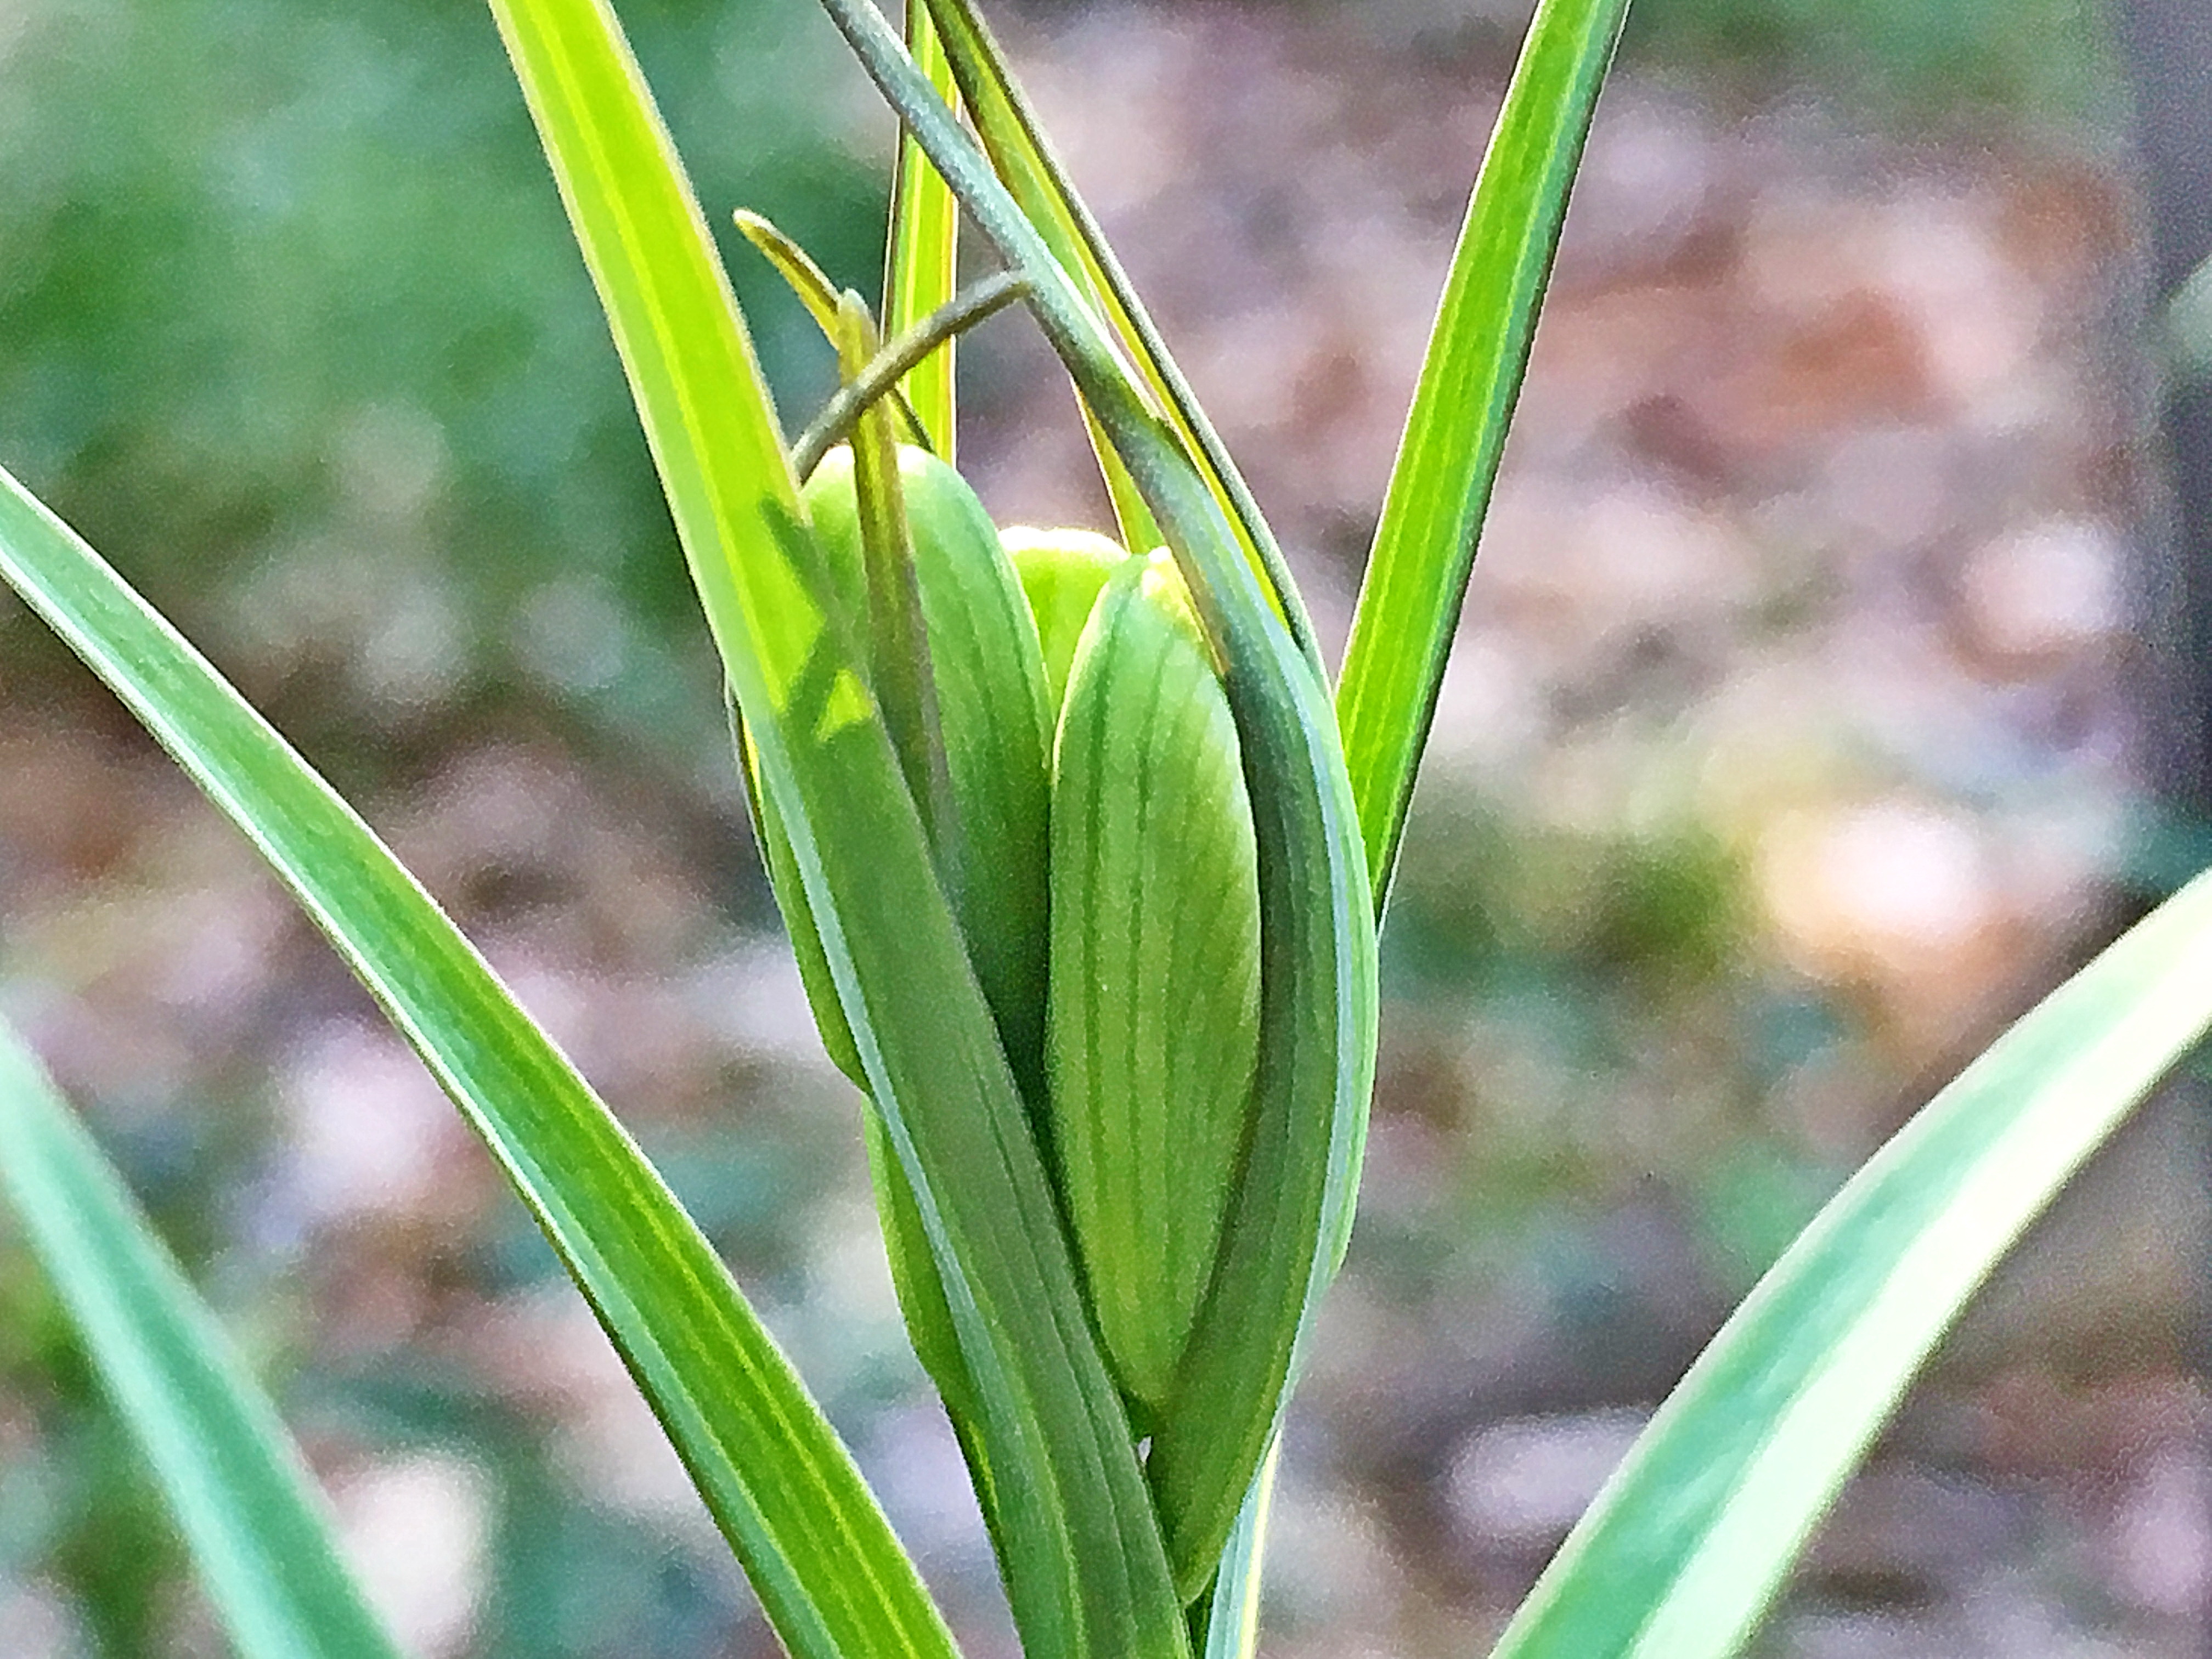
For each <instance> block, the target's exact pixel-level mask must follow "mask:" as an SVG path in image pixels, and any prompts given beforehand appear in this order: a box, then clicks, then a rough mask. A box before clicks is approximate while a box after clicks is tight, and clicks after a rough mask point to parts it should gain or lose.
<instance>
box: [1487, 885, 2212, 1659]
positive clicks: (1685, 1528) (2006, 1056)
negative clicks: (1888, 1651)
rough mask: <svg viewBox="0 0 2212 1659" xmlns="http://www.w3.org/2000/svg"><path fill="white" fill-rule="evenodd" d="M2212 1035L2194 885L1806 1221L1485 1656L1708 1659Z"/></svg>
mask: <svg viewBox="0 0 2212 1659" xmlns="http://www.w3.org/2000/svg"><path fill="white" fill-rule="evenodd" d="M2208 1024H2212V876H2205V877H2199V878H2197V880H2196V881H2195V882H2193V883H2191V884H2190V885H2189V886H2188V887H2186V888H2184V889H2183V890H2181V891H2180V892H2179V893H2177V894H2176V895H2174V896H2173V897H2172V898H2171V899H2169V900H2167V901H2166V902H2165V903H2164V904H2163V905H2161V906H2160V907H2159V908H2158V909H2157V910H2155V911H2154V912H2153V913H2152V914H2151V915H2150V916H2148V918H2146V919H2145V920H2144V921H2142V922H2140V923H2138V924H2137V925H2136V927H2134V928H2133V929H2131V930H2130V932H2129V933H2127V934H2126V935H2125V936H2124V937H2123V938H2122V939H2120V940H2119V942H2118V944H2116V945H2112V947H2111V948H2110V949H2108V950H2107V951H2105V952H2104V954H2103V955H2101V956H2100V957H2098V958H2097V959H2096V961H2094V962H2093V963H2090V964H2089V966H2088V967H2087V968H2085V969H2082V970H2081V972H2080V973H2079V974H2076V975H2075V976H2074V977H2073V978H2072V979H2071V980H2069V981H2068V982H2067V983H2066V984H2065V985H2063V986H2062V987H2060V988H2059V989H2058V990H2057V992H2055V993H2053V994H2051V996H2050V997H2048V998H2046V999H2045V1000H2044V1002H2043V1003H2042V1004H2041V1005H2039V1006H2038V1007H2037V1008H2036V1009H2035V1011H2034V1012H2032V1013H2030V1014H2029V1015H2028V1016H2027V1018H2024V1019H2022V1020H2021V1022H2020V1023H2019V1024H2016V1025H2015V1026H2014V1027H2013V1029H2012V1030H2010V1031H2008V1032H2007V1033H2006V1034H2005V1036H2003V1037H2002V1038H2001V1039H1999V1040H1998V1042H1996V1044H1995V1045H1994V1046H1993V1047H1991V1048H1990V1049H1989V1050H1988V1051H1987V1052H1986V1053H1985V1054H1983V1055H1982V1056H1981V1058H1980V1059H1978V1060H1976V1061H1975V1062H1974V1063H1973V1064H1972V1066H1968V1067H1967V1068H1966V1071H1965V1072H1964V1073H1961V1074H1960V1077H1959V1079H1958V1080H1957V1081H1956V1082H1954V1083H1953V1084H1952V1085H1950V1086H1949V1087H1948V1088H1947V1089H1945V1090H1944V1091H1942V1093H1941V1094H1939V1095H1937V1096H1936V1098H1935V1099H1934V1100H1933V1101H1931V1102H1930V1103H1929V1104H1928V1106H1927V1107H1926V1108H1924V1109H1923V1110H1922V1111H1921V1112H1920V1114H1919V1115H1917V1116H1916V1117H1915V1118H1914V1119H1913V1120H1912V1121H1911V1123H1909V1124H1907V1125H1906V1126H1905V1128H1904V1129H1903V1130H1901V1131H1899V1133H1898V1134H1897V1135H1896V1136H1895V1138H1893V1139H1892V1140H1891V1141H1890V1142H1889V1144H1888V1145H1887V1146H1885V1147H1883V1148H1882V1150H1881V1152H1878V1153H1877V1154H1875V1157H1874V1158H1873V1159H1872V1160H1870V1161H1869V1163H1868V1164H1867V1165H1866V1167H1865V1168H1864V1169H1863V1170H1860V1171H1859V1173H1858V1174H1857V1176H1854V1177H1853V1178H1852V1179H1851V1181H1850V1182H1849V1183H1848V1184H1847V1185H1846V1186H1845V1187H1844V1189H1843V1191H1842V1192H1840V1193H1838V1194H1837V1195H1836V1197H1835V1198H1834V1199H1833V1200H1831V1201H1830V1202H1829V1204H1828V1205H1827V1206H1826V1208H1824V1209H1823V1210H1822V1211H1821V1212H1820V1214H1819V1215H1818V1216H1817V1217H1815V1218H1814V1221H1813V1223H1812V1225H1810V1226H1808V1228H1807V1229H1806V1230H1805V1231H1804V1233H1803V1234H1802V1236H1801V1237H1799V1238H1798V1240H1797V1242H1796V1243H1795V1244H1793V1245H1791V1246H1790V1249H1789V1250H1788V1252H1787V1253H1786V1254H1785V1255H1784V1256H1783V1258H1782V1260H1781V1261H1779V1262H1778V1263H1777V1264H1776V1265H1775V1267H1773V1268H1772V1270H1771V1271H1770V1272H1769V1273H1767V1275H1766V1277H1765V1279H1762V1280H1760V1282H1759V1285H1758V1287H1757V1288H1756V1289H1755V1290H1753V1292H1752V1293H1751V1295H1750V1297H1747V1299H1746V1300H1745V1302H1744V1304H1743V1305H1742V1306H1741V1307H1740V1308H1739V1309H1738V1310H1736V1312H1735V1316H1733V1317H1732V1318H1731V1319H1730V1320H1729V1322H1728V1324H1727V1325H1726V1326H1725V1327H1724V1328H1723V1329H1722V1331H1721V1333H1720V1334H1719V1335H1718V1336H1717V1337H1715V1338H1714V1339H1713V1341H1712V1344H1711V1346H1710V1347H1708V1348H1707V1349H1706V1350H1705V1354H1704V1355H1703V1356H1702V1357H1701V1358H1699V1360H1698V1362H1697V1364H1695V1365H1694V1366H1692V1368H1691V1370H1690V1372H1689V1374H1688V1375H1687V1376H1685V1377H1684V1378H1683V1379H1682V1382H1681V1384H1680V1386H1679V1387H1678V1388H1676V1389H1675V1390H1674V1394H1673V1395H1672V1396H1670V1397H1669V1398H1668V1401H1667V1403H1666V1404H1665V1405H1664V1406H1662V1407H1661V1408H1660V1410H1659V1413H1658V1414H1657V1415H1656V1417H1655V1418H1653V1419H1652V1421H1651V1423H1650V1426H1649V1427H1648V1428H1647V1429H1646V1430H1645V1431H1644V1435H1643V1437H1642V1438H1641V1439H1640V1440H1639V1441H1638V1443H1637V1445H1636V1447H1635V1449H1633V1450H1632V1452H1631V1453H1630V1454H1629V1457H1628V1460H1627V1462H1626V1463H1625V1464H1624V1465H1623V1466H1622V1468H1620V1471H1619V1472H1618V1473H1617V1474H1615V1475H1614V1477H1613V1480H1612V1481H1611V1482H1610V1483H1609V1484H1608V1485H1607V1487H1606V1489H1605V1490H1604V1492H1602V1493H1601V1494H1600V1496H1599V1498H1598V1499H1597V1502H1596V1503H1595V1504H1593V1505H1592V1506H1591V1508H1590V1510H1589V1513H1588V1514H1587V1515H1585V1516H1583V1520H1582V1522H1581V1524H1580V1525H1579V1526H1577V1528H1575V1530H1574V1532H1573V1534H1572V1535H1571V1536H1570V1537H1569V1538H1568V1540H1567V1541H1566V1543H1565V1545H1564V1546H1562V1547H1561V1548H1560V1551H1559V1556H1558V1558H1557V1559H1555V1560H1554V1561H1553V1563H1552V1565H1551V1567H1550V1568H1549V1569H1548V1570H1547V1571H1546V1572H1545V1574H1544V1576H1543V1577H1542V1578H1541V1580H1540V1581H1539V1582H1538V1583H1537V1585H1536V1588H1535V1589H1534V1591H1533V1592H1532V1593H1531V1594H1530V1595H1529V1597H1528V1601H1527V1602H1526V1603H1525V1604H1524V1605H1523V1606H1522V1608H1521V1611H1520V1613H1519V1614H1518V1615H1517V1616H1516V1618H1515V1620H1514V1621H1513V1623H1512V1625H1511V1626H1510V1628H1509V1629H1508V1630H1507V1632H1506V1634H1505V1637H1504V1640H1503V1641H1502V1642H1501V1643H1500V1644H1499V1645H1498V1650H1497V1652H1496V1655H1495V1656H1494V1659H1627V1656H1636V1659H1723V1656H1725V1655H1728V1654H1731V1653H1734V1652H1735V1650H1736V1648H1737V1646H1738V1644H1740V1643H1741V1641H1742V1639H1743V1638H1744V1636H1745V1635H1746V1634H1747V1632H1749V1630H1750V1629H1751V1627H1752V1626H1753V1623H1754V1622H1755V1621H1756V1620H1758V1618H1759V1613H1761V1612H1762V1611H1763V1610H1764V1609H1765V1606H1766V1604H1767V1602H1768V1601H1769V1600H1770V1599H1771V1596H1772V1595H1773V1593H1774V1589H1775V1587H1776V1586H1777V1584H1778V1583H1779V1582H1780V1581H1781V1578H1782V1576H1783V1574H1784V1571H1786V1569H1787V1568H1788V1566H1789V1564H1790V1561H1791V1560H1792V1559H1794V1558H1795V1557H1796V1553H1797V1551H1798V1549H1799V1547H1800V1546H1801V1545H1802V1542H1803V1541H1804V1539H1805V1537H1806V1535H1807V1534H1808V1532H1809V1531H1810V1530H1811V1528H1812V1527H1813V1525H1814V1522H1816V1521H1817V1520H1818V1519H1819V1518H1820V1516H1821V1514H1822V1513H1823V1512H1824V1511H1825V1510H1826V1509H1827V1507H1828V1504H1829V1502H1830V1501H1831V1499H1832V1498H1833V1496H1834V1494H1835V1492H1836V1491H1837V1488H1838V1486H1840V1485H1841V1483H1842V1481H1843V1480H1844V1476H1845V1475H1846V1474H1848V1473H1849V1472H1850V1469H1851V1468H1852V1467H1853V1466H1854V1465H1856V1464H1857V1462H1858V1460H1859V1458H1860V1456H1861V1455H1863V1453H1864V1451H1865V1449H1866V1447H1867V1445H1868V1444H1869V1442H1870V1441H1871V1440H1872V1439H1873V1437H1874V1435H1875V1432H1876V1431H1877V1430H1879V1428H1880V1427H1881V1424H1882V1423H1883V1421H1884V1420H1885V1419H1887V1417H1888V1416H1889V1414H1890V1412H1891V1410H1892V1409H1893V1407H1894V1406H1895V1404H1896V1402H1897V1401H1898V1398H1899V1395H1901V1394H1902V1393H1903V1392H1904V1389H1905V1385H1906V1383H1908V1382H1909V1381H1910V1380H1911V1376H1912V1375H1913V1373H1914V1372H1915V1371H1916V1370H1917V1369H1918V1368H1919V1366H1920V1364H1921V1362H1922V1361H1923V1358H1925V1357H1926V1356H1927V1354H1928V1353H1929V1352H1930V1350H1932V1349H1933V1348H1934V1346H1936V1342H1937V1341H1938V1340H1940V1339H1941V1338H1942V1334H1943V1333H1944V1332H1945V1331H1946V1330H1947V1329H1948V1328H1949V1327H1950V1325H1951V1323H1952V1322H1953V1321H1954V1319H1955V1318H1956V1316H1957V1315H1958V1313H1959V1310H1960V1308H1962V1307H1963V1306H1964V1305H1965V1304H1966V1300H1967V1298H1968V1297H1971V1296H1972V1294H1973V1292H1974V1291H1975V1289H1976V1288H1977V1287H1978V1285H1980V1284H1981V1283H1982V1281H1983V1279H1984V1278H1985V1277H1986V1276H1987V1275H1988V1273H1989V1272H1990V1269H1991V1267H1994V1266H1995V1265H1996V1261H1997V1260H1998V1258H1999V1257H2000V1256H2002V1255H2003V1254H2004V1252H2005V1251H2006V1249H2008V1248H2009V1247H2010V1246H2011V1244H2012V1243H2013V1242H2014V1240H2015V1239H2016V1238H2017V1237H2019V1236H2020V1234H2021V1231H2023V1230H2024V1229H2025V1228H2026V1227H2027V1225H2028V1223H2029V1222H2031V1221H2032V1220H2033V1219H2034V1218H2035V1217H2036V1215H2037V1214H2038V1213H2039V1212H2041V1210H2042V1209H2043V1208H2044V1206H2045V1205H2046V1204H2047V1203H2048V1202H2049V1201H2050V1200H2051V1198H2052V1197H2053V1196H2054V1195H2055V1194H2057V1191H2058V1189H2059V1188H2061V1187H2062V1186H2063V1184H2064V1183H2065V1182H2066V1179H2067V1177H2068V1176H2070V1175H2071V1174H2072V1173H2073V1172H2074V1170H2075V1169H2076V1168H2078V1167H2079V1166H2080V1164H2081V1162H2082V1160H2083V1159H2084V1158H2087V1157H2088V1155H2089V1154H2090V1153H2091V1152H2093V1151H2095V1150H2096V1148H2097V1147H2098V1146H2099V1145H2100V1144H2101V1143H2102V1142H2103V1140H2104V1139H2105V1137H2106V1135H2108V1134H2109V1133H2111V1132H2112V1129H2113V1128H2114V1127H2116V1126H2117V1125H2118V1123H2119V1122H2120V1121H2121V1120H2122V1119H2123V1118H2124V1116H2125V1115H2126V1114H2127V1112H2128V1109H2130V1107H2131V1106H2132V1105H2134V1103H2136V1101H2137V1100H2138V1099H2140V1098H2141V1097H2142V1095H2143V1094H2144V1093H2145V1092H2147V1091H2148V1090H2149V1088H2150V1087H2151V1085H2153V1084H2154V1083H2155V1082H2156V1081H2157V1079H2159V1077H2160V1075H2161V1074H2162V1073H2164V1072H2165V1071H2166V1068H2167V1067H2168V1066H2171V1065H2172V1064H2173V1062H2174V1061H2175V1060H2177V1059H2179V1057H2180V1056H2181V1055H2182V1054H2184V1053H2185V1052H2186V1051H2187V1049H2188V1048H2189V1047H2190V1046H2191V1044H2192V1043H2193V1042H2196V1041H2197V1039H2198V1037H2199V1036H2201V1035H2202V1034H2203V1031H2204V1030H2205V1028H2206V1027H2207V1025H2208Z"/></svg>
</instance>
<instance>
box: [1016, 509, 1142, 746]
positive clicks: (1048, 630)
mask: <svg viewBox="0 0 2212 1659" xmlns="http://www.w3.org/2000/svg"><path fill="white" fill-rule="evenodd" d="M999 540H1000V544H1002V545H1003V546H1004V547H1005V548H1006V555H1007V556H1008V557H1009V558H1011V559H1012V560H1013V562H1014V572H1015V574H1017V575H1018V576H1019V577H1020V578H1021V580H1022V592H1023V594H1024V596H1025V597H1026V598H1027V599H1028V600H1029V602H1030V615H1031V616H1032V617H1036V630H1037V643H1038V645H1039V646H1040V647H1042V649H1043V652H1044V681H1045V695H1046V696H1047V697H1048V700H1049V706H1050V708H1051V711H1052V717H1053V719H1054V720H1058V719H1059V718H1060V699H1061V698H1062V697H1063V696H1066V692H1067V670H1068V666H1069V665H1070V664H1071V663H1073V661H1074V660H1075V644H1076V641H1078V640H1079V639H1081V638H1082V637H1083V624H1084V623H1086V622H1088V621H1089V620H1090V619H1091V607H1092V606H1093V605H1096V604H1097V600H1098V590H1099V589H1100V588H1102V587H1103V586H1105V585H1106V578H1107V577H1108V576H1109V575H1111V574H1113V571H1114V568H1115V566H1116V565H1118V564H1120V563H1121V562H1123V561H1124V560H1126V559H1127V557H1128V556H1129V555H1128V554H1127V551H1126V550H1124V549H1123V548H1122V547H1121V544H1120V543H1118V542H1115V541H1111V540H1109V539H1108V538H1106V537H1104V536H1101V535H1098V534H1097V533H1096V532H1092V531H1089V530H1037V529H1034V528H1032V527H1030V526H1028V525H1013V526H1009V527H1008V528H1006V529H1005V530H1002V531H1000V532H999Z"/></svg>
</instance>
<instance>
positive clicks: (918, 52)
mask: <svg viewBox="0 0 2212 1659" xmlns="http://www.w3.org/2000/svg"><path fill="white" fill-rule="evenodd" d="M906 44H907V50H908V52H910V53H912V54H913V57H914V61H915V64H918V65H920V67H921V72H922V73H923V74H925V75H927V76H928V77H929V80H930V84H931V85H932V86H933V87H935V88H937V90H938V92H939V94H941V95H942V96H944V97H945V98H948V99H949V98H951V96H952V67H951V64H947V63H946V62H945V48H944V46H942V45H941V44H940V43H939V40H938V39H937V29H936V27H935V25H933V23H932V22H931V21H929V8H928V6H927V5H926V4H925V3H923V0H907V6H906ZM959 234H960V204H958V203H957V202H955V201H954V200H953V199H952V192H951V191H949V190H947V189H946V188H945V180H944V179H942V178H940V177H939V174H938V171H937V169H936V168H935V167H932V166H931V165H930V164H929V158H928V157H927V155H923V154H922V153H921V148H920V146H918V145H917V144H915V142H914V140H913V139H911V138H909V137H906V136H905V135H904V134H903V133H902V134H901V135H900V136H899V146H898V170H897V173H896V175H895V176H894V177H893V179H892V180H891V220H890V235H889V236H888V237H887V238H886V243H887V246H885V249H884V338H885V339H896V337H898V336H900V335H902V334H903V333H905V332H906V331H907V330H908V329H910V328H912V327H913V326H914V325H915V324H917V323H919V322H921V319H923V318H925V317H927V316H928V315H929V314H930V313H932V312H933V311H935V310H936V309H937V308H938V307H939V306H941V305H943V304H945V301H948V300H950V299H951V297H952V287H953V283H954V282H955V281H956V280H957V275H958V272H957V263H958V261H957V253H958V243H959ZM952 347H953V343H952V342H951V341H950V340H947V341H946V342H945V344H944V346H943V348H942V349H940V350H939V351H938V352H937V353H935V354H934V355H933V356H928V357H926V358H924V359H923V360H922V361H921V362H918V363H916V364H915V366H914V367H913V368H910V369H908V371H907V373H906V377H905V380H904V381H903V382H902V385H903V386H904V389H905V392H906V400H907V402H908V404H909V405H910V406H911V407H912V408H913V410H914V411H915V415H916V416H918V417H919V418H920V419H921V425H922V430H923V431H925V432H927V434H928V435H929V437H928V443H929V447H931V448H932V449H933V450H935V451H936V452H937V454H938V456H939V459H943V460H947V461H950V460H951V459H953V448H952V446H953V442H954V422H953V390H952V388H953V380H952Z"/></svg>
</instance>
